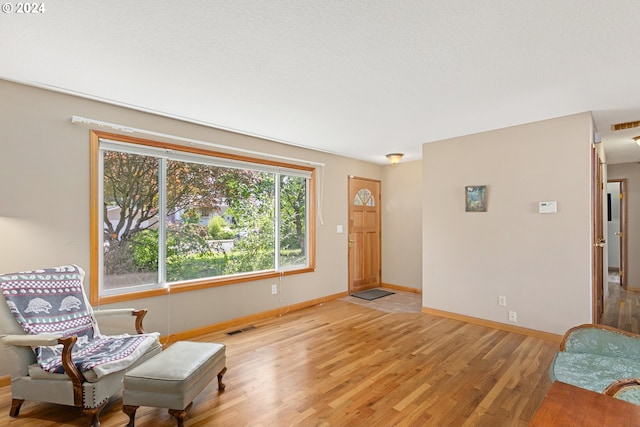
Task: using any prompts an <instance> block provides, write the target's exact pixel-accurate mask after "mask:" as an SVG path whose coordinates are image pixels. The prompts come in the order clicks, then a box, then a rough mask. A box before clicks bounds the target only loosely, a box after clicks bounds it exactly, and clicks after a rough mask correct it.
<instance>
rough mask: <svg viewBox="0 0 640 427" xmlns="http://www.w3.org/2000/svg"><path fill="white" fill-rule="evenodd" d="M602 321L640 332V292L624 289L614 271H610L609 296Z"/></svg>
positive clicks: (636, 332)
mask: <svg viewBox="0 0 640 427" xmlns="http://www.w3.org/2000/svg"><path fill="white" fill-rule="evenodd" d="M601 323H602V324H603V325H607V326H613V327H614V328H620V329H622V330H624V331H627V332H633V333H634V334H640V292H629V291H625V290H624V289H622V287H621V286H620V282H619V279H618V278H617V276H616V274H614V273H609V282H608V296H607V298H606V300H605V303H604V312H603V313H602V321H601Z"/></svg>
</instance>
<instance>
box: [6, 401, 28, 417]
mask: <svg viewBox="0 0 640 427" xmlns="http://www.w3.org/2000/svg"><path fill="white" fill-rule="evenodd" d="M23 403H24V399H12V400H11V409H10V410H9V416H10V417H13V418H15V417H17V416H18V415H19V414H20V408H21V407H22V404H23Z"/></svg>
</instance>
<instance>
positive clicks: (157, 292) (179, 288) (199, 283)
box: [91, 267, 315, 306]
mask: <svg viewBox="0 0 640 427" xmlns="http://www.w3.org/2000/svg"><path fill="white" fill-rule="evenodd" d="M313 271H315V269H314V268H312V267H305V268H301V269H296V270H288V271H284V272H278V271H269V272H262V273H250V274H244V275H242V276H235V277H225V278H221V279H199V280H190V281H188V282H179V283H175V284H173V285H172V286H171V287H170V288H165V287H162V288H157V289H148V290H145V291H139V292H129V293H122V294H118V295H108V296H100V297H97V298H96V297H94V296H93V295H92V297H91V304H92V305H95V306H98V305H101V304H114V303H118V302H123V301H133V300H139V299H144V298H151V297H156V296H162V295H168V294H178V293H181V292H191V291H197V290H201V289H208V288H215V287H218V286H227V285H233V284H235V283H245V282H252V281H256V280H265V279H271V278H274V277H279V276H281V275H284V276H291V275H294V274H303V273H311V272H313ZM91 286H92V287H93V283H92V285H91Z"/></svg>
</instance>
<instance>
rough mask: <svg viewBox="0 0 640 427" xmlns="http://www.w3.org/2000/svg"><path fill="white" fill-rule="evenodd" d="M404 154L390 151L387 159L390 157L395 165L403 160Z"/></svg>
mask: <svg viewBox="0 0 640 427" xmlns="http://www.w3.org/2000/svg"><path fill="white" fill-rule="evenodd" d="M402 156H404V154H402V153H389V154H387V159H389V161H390V162H391V164H392V165H395V164H396V163H398V162H399V161H400V160H402Z"/></svg>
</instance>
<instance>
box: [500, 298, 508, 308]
mask: <svg viewBox="0 0 640 427" xmlns="http://www.w3.org/2000/svg"><path fill="white" fill-rule="evenodd" d="M498 305H501V306H502V307H506V306H507V297H505V296H499V297H498Z"/></svg>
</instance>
